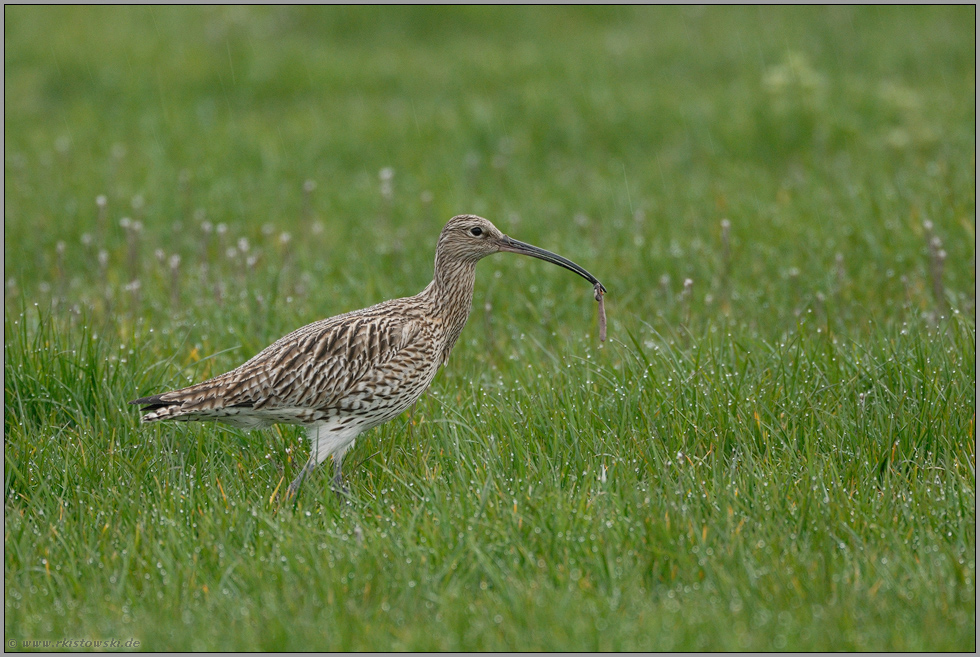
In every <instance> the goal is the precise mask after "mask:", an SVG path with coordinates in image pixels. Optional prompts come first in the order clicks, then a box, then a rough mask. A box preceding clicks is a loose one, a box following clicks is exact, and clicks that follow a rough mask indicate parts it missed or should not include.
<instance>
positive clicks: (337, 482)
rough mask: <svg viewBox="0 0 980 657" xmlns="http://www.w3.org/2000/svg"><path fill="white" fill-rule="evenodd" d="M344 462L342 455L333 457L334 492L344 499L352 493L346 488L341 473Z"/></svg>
mask: <svg viewBox="0 0 980 657" xmlns="http://www.w3.org/2000/svg"><path fill="white" fill-rule="evenodd" d="M342 460H343V456H342V455H340V454H334V456H333V486H332V488H333V489H334V492H335V493H337V495H339V496H341V497H343V496H344V495H347V494H348V493H350V491H349V490H347V487H346V486H344V478H343V476H342V475H341V473H340V464H341V462H342Z"/></svg>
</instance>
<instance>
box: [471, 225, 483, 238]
mask: <svg viewBox="0 0 980 657" xmlns="http://www.w3.org/2000/svg"><path fill="white" fill-rule="evenodd" d="M482 234H483V229H482V228H479V227H475V228H470V235H472V236H473V237H479V236H480V235H482Z"/></svg>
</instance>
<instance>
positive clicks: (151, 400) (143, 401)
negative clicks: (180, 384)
mask: <svg viewBox="0 0 980 657" xmlns="http://www.w3.org/2000/svg"><path fill="white" fill-rule="evenodd" d="M163 395H164V393H160V394H159V395H150V396H149V397H140V398H139V399H134V400H133V401H131V402H129V403H130V404H137V405H139V406H149V405H151V404H155V405H157V406H168V405H169V404H168V403H167V402H165V401H163V400H162V399H160V398H161V397H163Z"/></svg>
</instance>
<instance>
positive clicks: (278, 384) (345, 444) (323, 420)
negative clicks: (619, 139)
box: [130, 215, 606, 495]
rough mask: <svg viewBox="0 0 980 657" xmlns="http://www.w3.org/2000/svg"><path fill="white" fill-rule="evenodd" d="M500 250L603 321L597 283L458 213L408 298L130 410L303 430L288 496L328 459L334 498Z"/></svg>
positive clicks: (320, 326)
mask: <svg viewBox="0 0 980 657" xmlns="http://www.w3.org/2000/svg"><path fill="white" fill-rule="evenodd" d="M498 251H508V252H511V253H520V254H524V255H528V256H533V257H535V258H540V259H542V260H546V261H548V262H551V263H554V264H556V265H560V266H562V267H565V268H566V269H570V270H572V271H573V272H575V273H576V274H578V275H580V276H582V277H583V278H585V279H587V280H588V281H589V282H590V283H592V284H593V285H594V287H595V295H596V299H597V300H598V301H599V302H600V323H601V324H602V323H603V322H602V320H603V319H604V317H603V316H602V309H601V304H602V294H603V293H605V291H606V290H605V288H604V287H603V286H602V284H601V283H600V282H599V281H598V279H596V277H595V276H593V275H592V274H590V273H589V272H587V271H586V270H585V269H583V268H582V267H579V266H578V265H576V264H575V263H574V262H572V261H570V260H567V259H565V258H563V257H561V256H559V255H557V254H554V253H551V252H550V251H545V250H544V249H540V248H538V247H536V246H531V245H530V244H525V243H524V242H519V241H517V240H515V239H511V238H510V237H508V236H506V235H504V234H503V233H501V232H500V231H499V230H497V228H496V227H495V226H494V225H493V224H492V223H490V222H489V221H487V220H486V219H484V218H482V217H477V216H474V215H459V216H456V217H453V218H452V219H450V220H449V222H448V223H447V224H446V226H445V227H444V228H443V229H442V233H441V234H440V235H439V242H438V244H437V245H436V262H435V274H434V276H433V278H432V282H431V283H429V285H428V286H427V287H426V288H425V289H424V290H422V291H421V292H419V293H418V294H416V295H415V296H412V297H405V298H402V299H393V300H391V301H385V302H382V303H379V304H377V305H374V306H371V307H370V308H364V309H363V310H355V311H353V312H349V313H345V314H343V315H337V316H336V317H330V318H328V319H322V320H320V321H317V322H314V323H312V324H309V325H307V326H304V327H302V328H300V329H297V330H295V331H293V332H292V333H290V334H289V335H286V336H285V337H283V338H280V339H279V340H277V341H276V342H274V343H273V344H272V345H270V346H268V347H266V348H265V349H263V350H262V351H261V352H260V353H259V354H257V355H256V356H255V357H253V358H252V359H251V360H249V361H247V362H245V363H244V364H242V365H241V366H239V367H238V368H236V369H234V370H231V371H230V372H226V373H225V374H221V375H219V376H216V377H214V378H212V379H208V380H207V381H204V382H202V383H198V384H196V385H192V386H189V387H187V388H181V389H179V390H173V391H170V392H164V393H161V394H159V395H151V396H149V397H143V398H141V399H137V400H135V401H132V402H130V403H131V404H139V405H142V406H143V409H142V410H143V412H145V413H146V414H145V415H144V416H143V418H142V419H143V422H156V421H158V420H178V421H195V420H196V421H218V422H225V423H227V424H230V425H233V426H236V427H241V428H245V429H257V428H261V427H265V426H269V425H271V424H276V423H282V424H299V425H303V426H305V427H306V429H307V434H308V438H309V440H310V443H311V450H310V458H309V460H308V461H307V462H306V465H305V466H304V467H303V468H302V470H301V471H300V472H299V474H298V475H297V476H296V478H295V479H294V480H293V482H292V483H291V484H290V485H289V489H288V492H289V494H290V495H295V494H296V493H297V492H298V491H299V488H300V486H301V485H302V483H303V481H304V479H305V477H306V476H307V475H309V474H310V473H311V472H312V471H313V470H314V469H315V468H316V467H317V466H318V465H319V464H320V463H322V462H323V461H325V460H326V459H327V457H328V456H329V457H333V463H334V478H333V486H334V488H335V490H337V491H338V492H341V491H343V490H345V489H344V487H343V479H342V476H341V469H340V464H341V461H342V460H343V457H344V453H345V452H346V451H347V450H348V449H349V448H350V447H351V446H352V445H353V444H354V440H355V439H356V438H357V437H358V436H359V435H360V434H361V433H363V432H365V431H367V430H369V429H371V428H373V427H376V426H378V425H380V424H383V423H385V422H387V421H388V420H391V419H393V418H395V417H396V416H398V415H399V414H400V413H401V412H402V411H404V410H405V409H407V408H408V407H410V406H411V405H412V404H413V403H415V401H416V400H417V399H418V398H419V397H420V396H421V395H422V393H423V392H425V389H426V388H427V387H428V386H429V384H430V383H431V382H432V379H433V378H434V377H435V375H436V371H437V370H438V369H439V367H440V366H442V365H444V364H445V363H446V361H447V360H448V358H449V352H450V351H452V349H453V346H454V345H455V344H456V340H457V339H458V338H459V334H460V332H461V331H462V330H463V326H464V325H465V324H466V319H467V318H468V317H469V314H470V309H471V308H472V305H473V284H474V282H475V280H476V263H477V262H478V261H479V260H481V259H482V258H484V257H486V256H488V255H491V254H494V253H497V252H498ZM601 328H604V326H602V327H601Z"/></svg>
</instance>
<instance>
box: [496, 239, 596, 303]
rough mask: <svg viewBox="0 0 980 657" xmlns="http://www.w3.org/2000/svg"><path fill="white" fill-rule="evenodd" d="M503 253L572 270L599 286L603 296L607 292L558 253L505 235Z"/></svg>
mask: <svg viewBox="0 0 980 657" xmlns="http://www.w3.org/2000/svg"><path fill="white" fill-rule="evenodd" d="M499 244H500V250H501V251H509V252H510V253H520V254H521V255H527V256H531V257H532V258H540V259H541V260H545V261H547V262H550V263H552V264H555V265H558V266H559V267H564V268H565V269H570V270H571V271H573V272H575V273H576V274H578V275H579V276H581V277H582V278H584V279H585V280H587V281H589V282H590V283H592V285H594V286H598V289H599V290H602V292H603V294H605V292H606V288H605V286H604V285H603V284H602V283H600V282H599V279H598V278H596V277H595V276H593V275H592V274H590V273H589V272H587V271H586V270H585V269H583V268H582V267H579V266H578V265H576V264H575V263H574V262H572V261H571V260H569V259H568V258H563V257H561V256H560V255H558V254H557V253H552V252H551V251H545V250H544V249H539V248H538V247H536V246H533V245H531V244H527V243H526V242H520V241H518V240H515V239H513V238H510V237H507V236H506V235H504V236H503V237H502V238H500V241H499Z"/></svg>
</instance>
